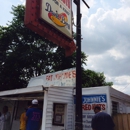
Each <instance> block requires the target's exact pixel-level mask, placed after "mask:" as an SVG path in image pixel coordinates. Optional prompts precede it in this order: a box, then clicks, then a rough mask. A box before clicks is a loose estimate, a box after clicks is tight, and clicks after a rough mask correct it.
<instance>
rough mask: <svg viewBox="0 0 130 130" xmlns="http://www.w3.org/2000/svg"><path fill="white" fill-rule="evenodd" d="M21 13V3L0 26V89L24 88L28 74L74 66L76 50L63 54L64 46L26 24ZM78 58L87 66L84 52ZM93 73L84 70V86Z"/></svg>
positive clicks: (36, 74)
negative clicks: (68, 55) (9, 19)
mask: <svg viewBox="0 0 130 130" xmlns="http://www.w3.org/2000/svg"><path fill="white" fill-rule="evenodd" d="M24 12H25V7H24V6H22V5H19V6H17V7H15V6H12V14H13V16H14V17H13V19H12V21H11V22H10V23H8V25H7V26H5V27H3V26H0V91H2V90H8V89H16V88H24V87H26V86H27V83H28V81H29V79H30V78H31V77H34V76H39V75H42V74H45V73H49V72H54V71H58V70H63V69H68V68H72V67H75V66H76V54H75V53H74V54H73V55H72V56H70V57H65V53H64V49H62V48H61V47H57V46H56V45H55V44H53V43H52V42H50V41H48V40H47V39H45V38H43V37H41V36H39V35H38V34H36V33H35V32H32V31H31V30H29V29H28V28H26V27H25V25H24ZM81 57H82V66H83V65H86V60H87V56H86V55H85V53H83V52H82V56H81ZM92 73H94V74H95V73H96V72H94V71H92V72H91V73H89V72H88V71H87V70H83V86H85V87H88V86H90V85H89V83H90V84H91V85H93V84H92V80H94V79H92V78H95V77H96V76H95V77H94V74H92ZM88 75H89V76H88ZM95 75H96V74H95ZM91 76H92V77H91ZM89 77H90V78H89ZM101 77H102V79H97V80H99V81H96V82H97V84H96V83H94V85H98V83H99V82H100V81H101V82H104V80H105V79H104V80H103V76H99V77H96V78H101ZM86 79H87V82H86ZM88 79H91V81H90V82H89V83H88ZM100 84H101V83H100ZM101 85H102V84H101ZM98 86H99V85H98Z"/></svg>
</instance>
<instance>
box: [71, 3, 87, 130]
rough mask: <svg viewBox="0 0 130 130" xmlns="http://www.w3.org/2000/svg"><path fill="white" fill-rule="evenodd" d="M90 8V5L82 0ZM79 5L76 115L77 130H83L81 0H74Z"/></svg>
mask: <svg viewBox="0 0 130 130" xmlns="http://www.w3.org/2000/svg"><path fill="white" fill-rule="evenodd" d="M82 1H83V2H84V4H85V5H86V6H87V7H88V8H89V6H88V4H87V3H86V2H85V1H84V0H82ZM74 3H75V4H76V5H77V23H76V24H77V28H76V34H77V35H76V45H77V50H76V108H75V110H76V114H75V130H83V124H82V72H81V71H82V69H81V13H80V0H74Z"/></svg>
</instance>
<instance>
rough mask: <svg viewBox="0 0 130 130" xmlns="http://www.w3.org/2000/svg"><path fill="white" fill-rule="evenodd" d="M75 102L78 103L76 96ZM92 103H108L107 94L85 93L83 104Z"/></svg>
mask: <svg viewBox="0 0 130 130" xmlns="http://www.w3.org/2000/svg"><path fill="white" fill-rule="evenodd" d="M74 103H76V101H75V98H74ZM90 103H107V97H106V94H100V95H83V96H82V104H90Z"/></svg>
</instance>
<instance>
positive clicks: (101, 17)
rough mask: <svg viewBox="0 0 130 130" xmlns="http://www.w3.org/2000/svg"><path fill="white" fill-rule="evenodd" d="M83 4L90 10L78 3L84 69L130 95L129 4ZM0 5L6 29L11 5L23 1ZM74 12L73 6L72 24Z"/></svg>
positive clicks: (118, 0) (121, 0) (128, 0)
mask: <svg viewBox="0 0 130 130" xmlns="http://www.w3.org/2000/svg"><path fill="white" fill-rule="evenodd" d="M85 1H86V2H87V4H88V5H89V6H90V9H88V8H87V7H86V6H85V5H84V3H83V2H82V0H81V13H82V19H81V31H82V38H83V39H82V43H81V44H82V45H81V46H82V51H83V52H85V53H86V55H88V60H87V61H86V63H87V66H86V67H85V68H86V69H91V70H94V71H96V72H103V73H104V75H105V77H106V81H107V82H113V86H112V87H114V88H115V89H117V90H120V91H122V92H124V93H126V94H129V95H130V0H85ZM0 4H1V5H2V6H1V8H0V25H2V26H6V23H8V21H11V20H12V15H11V13H10V12H11V7H12V5H15V6H17V5H18V4H25V0H4V1H3V0H0ZM75 12H76V5H74V4H73V13H74V21H76V14H75ZM75 23H76V22H75ZM73 29H74V30H75V27H74V26H73Z"/></svg>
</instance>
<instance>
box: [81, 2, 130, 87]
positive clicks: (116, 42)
mask: <svg viewBox="0 0 130 130" xmlns="http://www.w3.org/2000/svg"><path fill="white" fill-rule="evenodd" d="M128 3H129V2H126V1H123V0H122V1H121V3H120V4H119V2H118V5H120V7H118V8H113V9H109V6H108V5H109V4H107V3H106V2H105V3H104V1H103V0H101V3H100V4H102V5H104V7H103V6H102V7H101V8H98V9H97V10H96V12H95V13H93V14H91V15H90V16H89V17H87V18H85V17H84V18H83V20H82V35H83V36H82V37H83V40H82V51H83V52H85V53H86V54H87V55H89V57H88V61H87V65H88V66H87V67H86V68H88V69H92V70H95V71H97V72H104V74H105V75H106V76H107V77H112V78H107V80H108V79H111V81H113V82H114V86H119V87H121V86H125V85H127V84H129V83H130V76H129V75H130V51H129V50H130V24H129V23H130V7H129V6H127V5H128ZM129 5H130V4H129ZM105 6H106V7H107V9H105ZM117 79H118V82H117ZM119 87H118V88H119Z"/></svg>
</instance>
